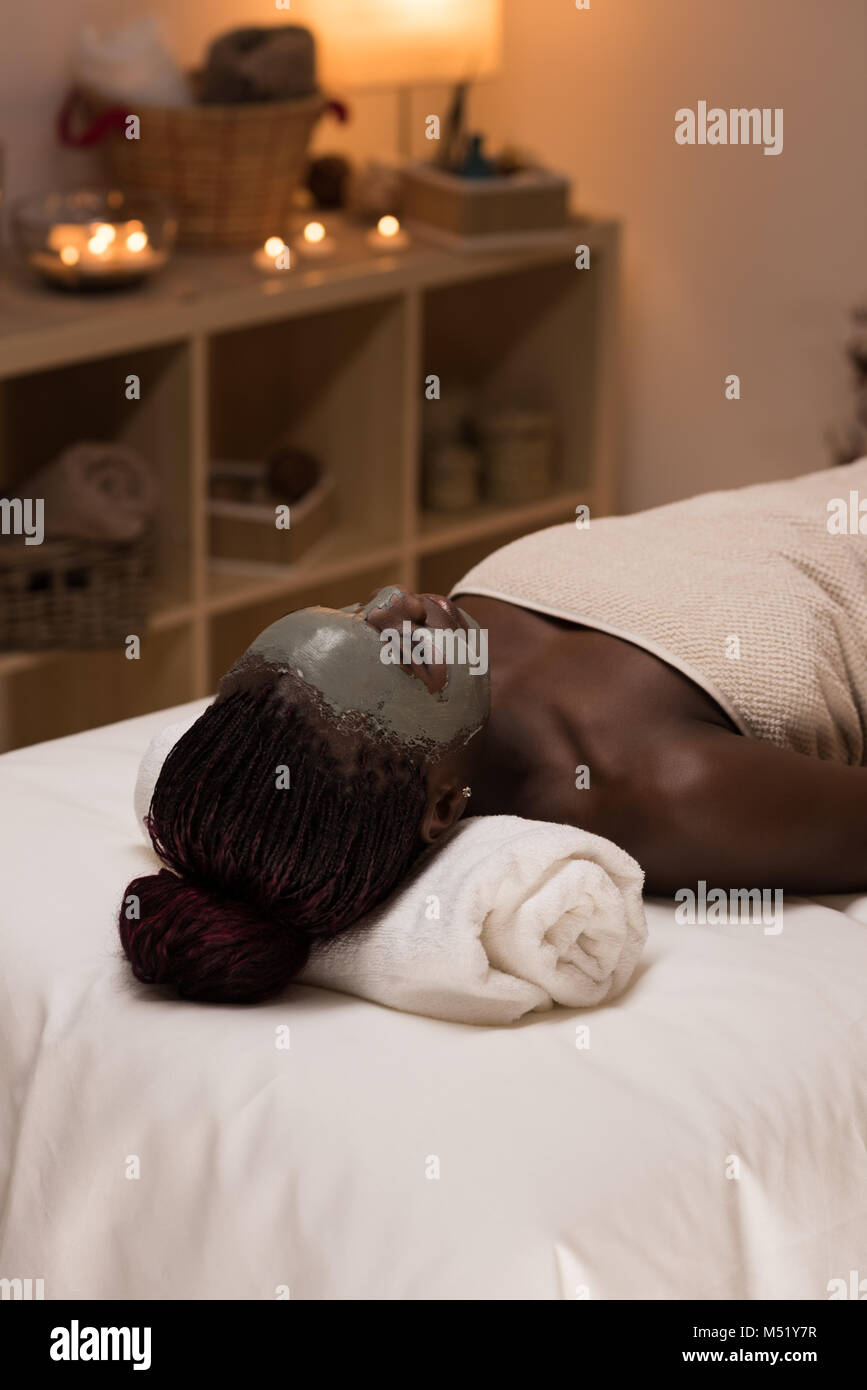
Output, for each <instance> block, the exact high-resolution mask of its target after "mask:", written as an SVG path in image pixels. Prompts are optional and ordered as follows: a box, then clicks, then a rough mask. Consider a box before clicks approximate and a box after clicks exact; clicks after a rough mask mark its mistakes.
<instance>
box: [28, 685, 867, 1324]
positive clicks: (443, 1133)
mask: <svg viewBox="0 0 867 1390" xmlns="http://www.w3.org/2000/svg"><path fill="white" fill-rule="evenodd" d="M185 712H186V711H185V710H179V711H163V712H161V713H159V714H155V715H150V716H147V717H145V718H143V719H136V720H130V721H127V722H125V723H123V724H116V725H112V726H109V727H107V728H104V729H99V730H96V731H93V732H91V733H87V734H80V735H76V736H75V737H72V738H67V739H60V740H58V741H56V742H53V743H47V744H41V745H39V746H37V747H34V748H29V749H24V750H21V751H19V752H16V753H12V754H8V755H6V756H5V757H4V758H2V759H0V824H2V827H3V828H2V842H0V843H2V854H3V861H4V862H3V868H2V878H3V883H2V895H0V1075H2V1083H0V1165H2V1166H0V1202H2V1218H0V1277H5V1278H13V1277H20V1278H28V1277H29V1278H43V1279H44V1280H45V1296H46V1298H48V1299H51V1298H64V1297H82V1298H179V1299H185V1298H245V1299H247V1298H250V1299H258V1298H268V1299H270V1298H275V1297H278V1296H285V1293H283V1292H282V1291H283V1290H284V1289H285V1287H286V1286H288V1288H289V1290H290V1292H291V1297H292V1298H301V1299H304V1298H312V1299H327V1298H338V1299H342V1298H348V1299H354V1298H359V1299H362V1298H363V1299H369V1298H372V1299H388V1298H394V1299H440V1298H442V1299H448V1298H457V1299H477V1298H478V1299H483V1298H489V1299H506V1298H518V1299H559V1298H583V1297H591V1298H647V1297H650V1298H675V1299H680V1298H703V1299H708V1298H784V1299H793V1298H803V1299H823V1298H827V1297H828V1291H827V1286H828V1281H829V1280H832V1279H835V1278H840V1279H843V1280H848V1279H849V1276H850V1271H852V1270H859V1271H860V1276H861V1277H862V1278H863V1277H864V1276H867V1084H865V1072H867V1063H865V1057H867V1027H865V1007H864V999H865V992H867V987H865V982H867V898H859V899H852V900H849V899H843V898H838V899H826V900H824V902H821V903H820V902H808V901H801V902H798V901H792V900H788V901H787V902H786V908H785V919H784V929H783V931H782V933H780V934H779V935H778V936H773V935H765V934H764V933H763V931H762V928H761V926H760V925H757V926H749V925H740V926H734V925H733V926H724V927H720V926H704V927H702V926H695V927H687V926H679V925H677V924H676V923H675V921H674V910H673V905H672V904H662V903H660V904H654V903H651V904H650V906H649V914H648V915H649V924H650V940H649V943H648V946H647V948H646V951H645V956H644V960H643V963H642V964H641V965H640V966H639V969H638V972H637V976H636V980H635V981H634V983H633V984H632V986H631V987H630V988H629V989H628V990H627V992H626V994H625V995H624V996H623V997H622V998H621V999H620V1000H618V1001H617V1002H616V1003H614V1004H612V1005H610V1006H606V1007H602V1008H597V1009H592V1010H587V1011H583V1012H579V1011H569V1010H560V1009H555V1010H554V1011H553V1012H552V1013H551V1014H545V1015H538V1016H536V1015H533V1016H531V1017H530V1018H529V1019H527V1020H523V1021H521V1022H520V1023H518V1024H515V1025H512V1026H511V1027H508V1028H494V1029H486V1028H475V1027H471V1026H469V1025H462V1024H456V1023H442V1022H436V1021H434V1020H431V1019H427V1018H422V1017H417V1016H412V1015H408V1014H401V1013H397V1012H393V1011H391V1010H388V1009H385V1008H381V1007H379V1006H378V1005H375V1004H370V1003H366V1002H364V1001H361V1000H357V999H353V998H350V997H348V996H345V995H337V994H332V993H327V992H324V991H320V990H315V989H311V988H296V989H295V990H293V991H292V992H290V993H288V994H287V995H286V996H285V997H284V998H283V999H281V1000H279V1001H277V1002H276V1003H273V1004H270V1005H267V1006H259V1007H254V1008H229V1007H218V1006H202V1005H195V1004H182V1003H179V1002H176V1001H175V1000H171V999H166V998H160V997H157V995H156V993H155V991H153V990H149V989H146V988H144V987H142V986H138V985H136V984H135V983H130V979H129V976H128V972H127V968H126V966H125V963H124V962H123V961H122V960H121V959H120V958H119V955H118V952H117V947H116V931H115V926H114V917H115V913H116V909H117V906H118V904H119V901H120V896H121V893H122V890H123V888H124V887H125V885H126V883H127V881H128V879H129V878H131V877H132V876H133V875H134V874H135V873H137V872H140V871H141V870H142V869H143V868H144V867H145V866H146V865H147V864H148V862H149V860H148V855H147V851H146V850H145V848H144V847H143V846H142V844H141V841H140V838H139V835H138V832H137V829H136V826H135V822H134V816H133V810H132V804H131V790H132V785H133V781H134V777H135V770H136V766H137V764H138V760H139V758H140V757H141V754H142V751H143V750H144V747H145V746H146V744H147V742H148V740H149V739H150V737H151V735H152V733H153V732H154V730H155V729H156V728H157V727H158V726H159V725H160V724H164V723H167V722H169V721H170V720H171V719H172V718H173V717H178V716H180V715H182V714H183V713H185ZM585 1026H589V1029H590V1035H589V1041H590V1046H589V1048H578V1047H576V1029H578V1028H581V1027H585ZM284 1027H288V1028H289V1030H290V1034H289V1036H290V1042H291V1047H290V1048H289V1049H288V1050H287V1049H281V1048H278V1047H277V1046H276V1042H277V1041H278V1040H279V1033H278V1030H279V1029H282V1028H284ZM131 1156H137V1158H138V1160H139V1163H140V1173H141V1175H140V1177H138V1178H129V1177H127V1176H126V1172H127V1171H132V1169H131V1166H130V1165H131ZM733 1158H735V1159H737V1160H739V1167H740V1177H739V1179H735V1178H733V1177H727V1176H726V1173H727V1170H728V1171H729V1172H733V1171H734V1166H735V1165H734V1164H733V1162H732V1159H733ZM434 1159H436V1160H437V1161H438V1163H439V1177H429V1176H426V1174H427V1173H432V1172H434V1171H435V1165H434V1162H433V1160H434Z"/></svg>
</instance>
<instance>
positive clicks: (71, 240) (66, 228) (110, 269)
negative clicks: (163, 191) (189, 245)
mask: <svg viewBox="0 0 867 1390" xmlns="http://www.w3.org/2000/svg"><path fill="white" fill-rule="evenodd" d="M28 260H29V262H30V264H31V265H32V266H33V268H34V269H35V270H38V271H39V272H40V274H42V275H45V276H47V277H48V279H50V280H54V281H56V282H57V283H58V284H64V285H72V286H74V285H78V284H84V283H90V284H94V285H96V284H106V285H109V284H123V283H124V282H127V283H129V282H131V281H133V280H138V279H141V277H142V276H144V275H148V274H150V273H151V272H152V271H154V270H158V269H159V268H160V267H161V266H163V265H165V263H166V261H167V260H168V253H167V252H166V251H156V250H155V249H154V248H153V247H152V246H151V245H150V242H149V240H148V234H147V232H146V231H145V229H144V226H143V224H142V223H141V222H139V221H130V222H118V223H112V222H60V223H57V225H56V226H53V227H51V228H49V231H48V235H47V236H46V238H45V248H44V249H43V250H35V251H31V252H30V254H29V256H28Z"/></svg>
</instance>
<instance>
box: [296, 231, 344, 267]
mask: <svg viewBox="0 0 867 1390" xmlns="http://www.w3.org/2000/svg"><path fill="white" fill-rule="evenodd" d="M292 244H293V246H294V247H295V249H296V251H297V252H298V253H299V255H301V256H304V257H305V258H306V257H308V256H309V257H310V258H311V259H312V260H315V259H318V258H319V257H321V256H333V255H334V252H335V249H336V247H337V238H336V237H333V236H329V235H328V232H327V231H326V230H325V227H324V226H323V224H322V223H321V222H308V223H307V225H306V227H305V228H304V230H303V232H302V233H301V235H300V237H296V238H295V240H294V242H293V243H292Z"/></svg>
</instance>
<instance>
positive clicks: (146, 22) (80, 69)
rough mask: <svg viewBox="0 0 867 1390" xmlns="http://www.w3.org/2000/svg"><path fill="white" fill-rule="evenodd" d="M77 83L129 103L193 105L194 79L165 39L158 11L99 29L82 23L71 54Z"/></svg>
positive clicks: (143, 104) (126, 103) (110, 98)
mask: <svg viewBox="0 0 867 1390" xmlns="http://www.w3.org/2000/svg"><path fill="white" fill-rule="evenodd" d="M72 66H73V76H74V80H75V82H76V84H78V85H79V86H82V87H87V88H89V89H91V90H92V91H95V92H97V93H99V95H100V96H102V97H107V98H108V99H109V100H112V101H118V102H122V103H123V104H124V105H125V106H129V105H130V104H131V103H133V102H138V103H140V104H141V105H142V106H189V105H191V104H192V101H193V95H192V92H191V90H190V86H189V83H188V82H187V79H186V78H185V76H184V74H183V73H182V72H181V69H180V68H179V67H178V64H177V63H176V62H175V60H174V58H173V57H172V55H171V53H170V52H169V50H168V48H167V47H166V44H165V42H164V40H163V37H162V33H161V30H160V25H159V23H158V21H157V19H156V18H155V17H154V16H153V15H144V16H143V17H142V18H141V19H134V20H131V21H130V22H129V23H127V24H124V25H122V26H121V27H120V28H117V29H114V30H111V31H110V32H107V33H100V32H99V31H98V30H97V29H95V28H94V27H93V26H92V25H87V26H86V27H85V28H84V29H81V30H80V31H79V34H78V38H77V40H76V45H75V50H74V53H73V59H72Z"/></svg>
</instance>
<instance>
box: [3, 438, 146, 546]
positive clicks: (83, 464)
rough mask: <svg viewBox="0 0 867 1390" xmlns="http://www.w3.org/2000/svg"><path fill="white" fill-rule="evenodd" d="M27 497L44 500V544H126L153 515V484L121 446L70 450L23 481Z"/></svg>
mask: <svg viewBox="0 0 867 1390" xmlns="http://www.w3.org/2000/svg"><path fill="white" fill-rule="evenodd" d="M27 496H28V497H41V498H42V499H43V500H44V502H45V534H46V536H48V537H49V538H57V537H70V538H75V539H78V540H94V541H131V540H135V539H136V537H137V536H139V535H141V533H142V531H143V530H144V529H145V526H146V525H147V522H148V520H149V518H150V517H151V516H152V515H153V513H154V511H155V510H156V502H157V481H156V478H155V476H154V474H153V472H152V470H151V469H150V468H149V467H148V465H147V462H146V461H145V459H143V458H142V456H141V454H139V453H138V452H137V451H136V450H135V449H131V448H130V447H129V446H128V445H126V444H115V443H108V444H90V443H87V444H74V445H73V446H72V447H71V448H69V449H64V451H63V453H62V454H60V456H59V457H58V458H56V459H55V460H54V462H53V463H49V464H48V465H47V466H46V467H45V468H42V469H40V471H39V472H38V473H36V474H35V475H34V476H33V477H31V478H28V479H27Z"/></svg>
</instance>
